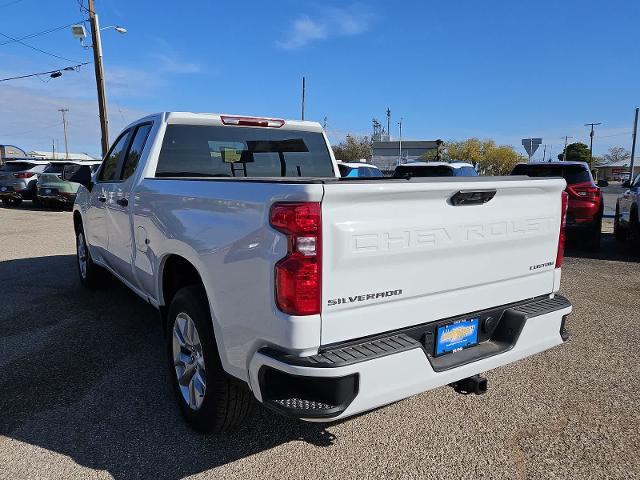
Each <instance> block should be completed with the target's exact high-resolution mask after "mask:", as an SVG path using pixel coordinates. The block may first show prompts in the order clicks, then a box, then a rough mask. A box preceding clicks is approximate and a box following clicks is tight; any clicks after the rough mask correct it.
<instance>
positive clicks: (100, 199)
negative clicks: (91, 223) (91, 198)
mask: <svg viewBox="0 0 640 480" xmlns="http://www.w3.org/2000/svg"><path fill="white" fill-rule="evenodd" d="M98 201H99V202H102V203H104V202H106V201H107V197H105V196H102V197H98Z"/></svg>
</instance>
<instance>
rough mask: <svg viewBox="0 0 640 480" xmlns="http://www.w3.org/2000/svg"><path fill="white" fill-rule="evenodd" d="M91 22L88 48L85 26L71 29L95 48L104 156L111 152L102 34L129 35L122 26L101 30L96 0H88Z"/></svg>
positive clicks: (82, 42)
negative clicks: (103, 32) (103, 31)
mask: <svg viewBox="0 0 640 480" xmlns="http://www.w3.org/2000/svg"><path fill="white" fill-rule="evenodd" d="M87 12H89V22H90V24H91V38H92V39H93V42H92V45H91V46H87V45H85V44H84V39H85V38H86V37H87V32H86V30H85V28H84V25H81V24H80V25H73V26H72V27H71V33H72V34H73V36H74V37H75V38H78V39H80V44H81V45H82V46H83V47H85V48H93V66H94V68H95V75H96V87H97V89H98V112H99V114H100V132H101V139H100V143H101V146H102V156H105V155H106V154H107V150H109V119H108V117H107V94H106V91H105V85H104V67H103V65H102V42H101V39H100V32H101V31H102V30H108V29H111V28H113V29H114V30H115V31H116V32H118V33H120V34H124V33H127V29H126V28H124V27H122V26H120V25H109V26H107V27H103V28H100V23H99V22H98V15H97V14H96V11H95V6H94V0H88V8H87Z"/></svg>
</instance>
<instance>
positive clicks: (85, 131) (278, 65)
mask: <svg viewBox="0 0 640 480" xmlns="http://www.w3.org/2000/svg"><path fill="white" fill-rule="evenodd" d="M96 10H97V11H98V13H99V16H100V22H101V25H102V26H109V25H122V26H124V27H126V28H127V29H128V33H127V34H125V35H120V34H118V33H116V32H115V31H114V30H106V31H104V32H103V36H102V40H103V49H104V59H105V69H106V76H107V95H108V101H109V110H110V111H109V113H110V122H111V138H112V139H113V138H115V136H116V134H117V131H118V130H119V129H121V128H122V127H123V126H124V125H125V124H126V123H128V122H131V121H133V120H135V119H136V118H137V117H139V116H142V115H144V114H146V113H151V112H155V111H163V110H187V111H196V112H228V113H241V114H253V115H265V116H275V117H284V118H298V117H299V115H300V83H301V77H302V75H305V76H306V77H307V105H306V117H307V119H312V120H318V121H320V122H322V120H323V118H324V117H325V116H327V117H328V125H329V127H328V130H329V133H330V136H331V138H332V140H333V141H337V140H339V139H340V138H342V137H344V135H345V134H346V133H348V132H352V133H355V134H369V133H370V130H371V119H372V117H374V116H375V117H377V118H378V119H379V120H381V121H383V122H384V120H385V119H384V115H385V109H386V108H387V107H390V108H391V111H392V129H391V133H392V136H396V137H397V134H398V131H397V121H398V120H399V118H400V117H402V118H403V119H404V123H403V138H411V139H435V138H443V139H459V138H466V137H471V136H476V137H480V138H493V139H495V140H496V141H497V142H499V143H508V144H512V145H514V146H516V147H517V148H518V149H519V150H520V151H522V147H521V146H520V139H521V138H523V137H529V136H540V137H542V138H543V141H544V143H547V144H550V145H552V149H553V150H552V151H553V153H554V154H557V153H558V152H559V151H560V150H561V148H562V143H563V140H561V139H560V137H561V136H563V135H570V136H573V137H575V138H574V141H576V140H577V141H584V142H585V143H587V141H588V135H587V134H588V131H587V128H586V127H584V126H583V124H584V123H586V122H602V123H603V125H602V126H600V127H598V130H597V131H596V139H595V144H594V151H595V153H598V154H600V153H603V152H604V151H606V149H607V148H608V147H610V146H612V145H623V146H625V147H627V148H630V143H631V129H632V120H633V118H632V117H633V109H634V107H635V106H637V105H640V88H639V86H640V82H639V79H640V78H639V77H640V75H639V73H640V54H639V52H640V48H639V39H638V32H639V31H640V30H639V29H638V25H639V23H640V22H639V20H640V2H635V1H631V0H626V1H623V0H608V1H604V0H603V1H596V0H580V1H574V0H564V1H562V2H557V1H553V0H546V1H537V2H521V1H516V0H510V1H503V0H495V1H491V0H488V1H484V2H482V1H478V0H457V1H454V0H440V1H418V0H416V1H405V2H391V1H387V2H379V1H357V2H349V1H323V2H318V1H293V0H283V1H277V0H273V1H270V2H258V1H238V2H230V1H225V2H208V1H204V0H202V1H200V2H177V1H172V2H170V1H161V0H158V1H154V2H152V1H135V2H134V1H125V0H96ZM36 11H37V14H36ZM0 16H1V18H2V19H3V21H2V22H1V26H0V33H2V34H5V35H8V36H11V37H14V38H16V37H21V36H25V35H28V34H31V33H37V32H40V31H43V30H47V29H51V28H54V27H58V26H62V25H66V24H70V23H73V22H76V21H79V20H81V19H83V18H85V16H86V15H85V14H83V13H81V12H80V9H79V5H78V1H77V0H55V1H54V0H52V1H47V2H43V1H40V0H17V1H16V0H14V1H13V2H12V1H11V0H0ZM7 41H8V39H7V38H6V37H2V35H0V43H5V42H7ZM24 42H26V43H28V44H29V45H31V46H33V47H36V48H39V49H42V50H46V51H48V52H50V53H54V54H56V55H58V56H62V57H66V58H69V59H71V60H77V61H89V60H91V51H90V50H85V49H83V48H82V47H81V46H80V45H79V43H78V41H77V40H75V39H74V38H72V36H71V33H70V31H69V29H68V28H65V29H61V30H58V31H55V32H52V33H50V34H47V35H41V36H37V37H34V38H31V39H26V40H24ZM73 63H74V62H69V61H66V60H61V59H57V58H54V57H51V56H48V55H45V54H43V53H41V52H38V51H35V50H33V49H30V48H27V47H25V46H24V45H21V44H19V43H16V42H13V43H7V44H4V45H0V77H2V78H4V77H9V76H14V75H21V74H28V73H33V72H38V71H45V70H52V69H55V68H61V67H65V66H67V65H70V64H73ZM93 78H94V77H93V68H92V66H91V65H88V66H86V67H84V68H82V69H81V70H80V71H79V72H65V73H64V75H63V76H62V77H61V78H57V79H50V80H49V79H48V77H46V76H45V77H43V80H44V81H42V80H39V79H38V78H31V79H25V80H15V81H10V82H2V83H0V112H2V115H0V143H14V144H17V145H19V146H23V148H26V149H28V150H31V149H40V150H42V149H51V143H52V139H56V140H57V141H58V142H59V144H60V147H61V148H62V146H63V140H62V138H63V136H62V126H61V120H60V114H59V113H58V112H57V109H58V108H61V107H66V108H69V114H68V115H69V138H70V141H69V144H70V150H71V151H84V152H89V153H92V154H97V153H98V152H99V129H98V119H97V104H96V94H95V82H94V79H93ZM47 80H48V81H47ZM45 82H46V83H45ZM541 154H542V150H540V151H539V154H538V155H537V156H541Z"/></svg>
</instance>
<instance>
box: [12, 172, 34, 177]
mask: <svg viewBox="0 0 640 480" xmlns="http://www.w3.org/2000/svg"><path fill="white" fill-rule="evenodd" d="M34 175H35V173H33V172H20V173H14V174H13V176H14V177H16V178H31V177H33V176H34Z"/></svg>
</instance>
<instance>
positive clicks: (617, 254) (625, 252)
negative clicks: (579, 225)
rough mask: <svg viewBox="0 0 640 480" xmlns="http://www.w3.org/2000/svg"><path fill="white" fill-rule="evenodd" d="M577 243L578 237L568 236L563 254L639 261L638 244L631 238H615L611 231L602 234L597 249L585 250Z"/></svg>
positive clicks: (621, 260) (620, 260)
mask: <svg viewBox="0 0 640 480" xmlns="http://www.w3.org/2000/svg"><path fill="white" fill-rule="evenodd" d="M579 244H580V242H579V241H578V239H576V238H569V239H568V242H567V246H566V249H565V256H566V257H577V258H591V259H594V260H615V261H619V262H636V263H640V246H638V245H637V244H635V243H634V242H633V241H631V240H625V241H619V240H616V239H615V238H614V236H613V234H611V233H603V234H602V244H601V245H600V248H599V249H598V250H586V249H584V248H580V246H579Z"/></svg>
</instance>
